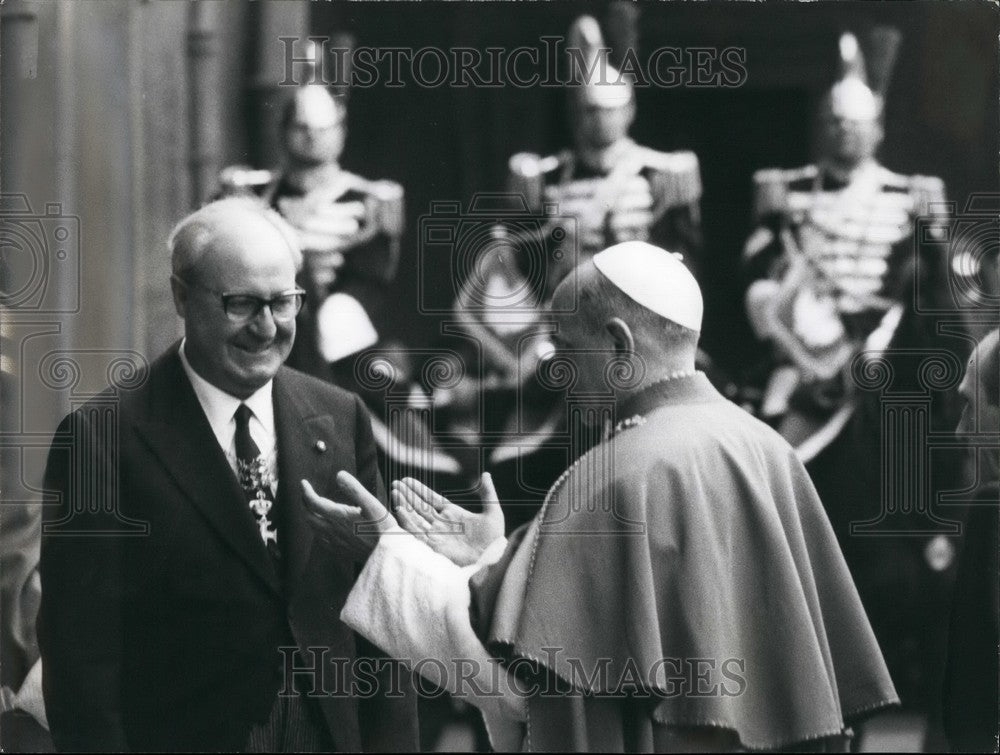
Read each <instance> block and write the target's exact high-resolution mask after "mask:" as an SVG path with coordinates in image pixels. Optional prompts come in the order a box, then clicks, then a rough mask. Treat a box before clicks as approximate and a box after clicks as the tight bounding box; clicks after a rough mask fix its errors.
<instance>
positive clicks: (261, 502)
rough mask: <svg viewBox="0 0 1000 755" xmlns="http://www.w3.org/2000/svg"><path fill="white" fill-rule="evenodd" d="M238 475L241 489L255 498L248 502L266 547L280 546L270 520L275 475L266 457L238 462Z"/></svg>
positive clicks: (276, 531) (275, 530) (238, 460)
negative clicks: (271, 543) (270, 544)
mask: <svg viewBox="0 0 1000 755" xmlns="http://www.w3.org/2000/svg"><path fill="white" fill-rule="evenodd" d="M236 475H237V477H238V479H239V481H240V487H242V488H243V490H244V492H246V493H247V494H248V495H250V496H253V497H252V498H250V500H249V501H247V505H249V507H250V511H252V512H253V515H254V517H255V518H256V519H257V526H258V527H260V537H261V539H262V540H263V541H264V545H265V546H266V545H267V544H268V542H273V543H274V544H275V545H276V546H277V544H278V530H277V529H276V528H275V525H274V522H272V521H271V520H270V519H268V516H267V515H268V514H269V513H270V512H271V506H272V505H273V502H272V501H271V497H270V491H271V489H272V487H273V486H274V473H273V472H272V471H271V467H270V465H269V464H268V462H267V459H265V458H264V456H262V455H261V456H257V457H256V458H254V459H252V460H250V461H249V462H247V461H244V460H243V459H237V460H236Z"/></svg>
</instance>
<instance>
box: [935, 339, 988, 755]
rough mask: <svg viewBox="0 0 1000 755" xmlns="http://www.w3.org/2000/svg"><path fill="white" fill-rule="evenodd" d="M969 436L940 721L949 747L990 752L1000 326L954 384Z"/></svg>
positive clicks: (962, 424)
mask: <svg viewBox="0 0 1000 755" xmlns="http://www.w3.org/2000/svg"><path fill="white" fill-rule="evenodd" d="M959 392H960V393H961V395H962V400H963V403H964V409H963V412H962V417H961V419H960V420H959V423H958V428H957V429H956V432H957V433H958V434H959V435H960V436H966V437H967V438H968V441H969V456H968V460H969V464H968V467H967V480H968V482H969V485H968V488H967V489H968V490H969V491H971V496H970V497H971V499H972V500H971V503H970V505H969V506H968V509H967V513H966V517H965V521H964V523H963V524H964V528H963V532H962V544H961V546H960V547H961V551H960V555H959V557H958V575H957V578H956V581H955V593H954V598H953V601H952V608H951V626H950V633H949V638H948V665H947V671H946V674H945V687H944V695H945V697H944V723H945V731H946V733H947V735H948V741H949V743H950V744H951V748H952V751H954V752H996V750H997V737H998V728H1000V723H998V722H1000V707H998V701H997V687H998V685H1000V656H998V652H1000V650H998V647H1000V633H998V630H997V621H998V615H1000V577H998V575H1000V562H998V559H1000V537H998V535H1000V530H998V528H1000V520H998V517H997V514H998V511H1000V487H998V478H1000V449H998V447H997V433H1000V331H997V330H993V331H991V332H990V333H988V334H987V335H986V337H985V338H983V340H982V341H980V342H979V344H978V345H977V346H976V349H975V351H973V353H972V357H971V358H970V359H969V363H968V366H967V367H966V372H965V378H964V379H963V380H962V384H961V386H959Z"/></svg>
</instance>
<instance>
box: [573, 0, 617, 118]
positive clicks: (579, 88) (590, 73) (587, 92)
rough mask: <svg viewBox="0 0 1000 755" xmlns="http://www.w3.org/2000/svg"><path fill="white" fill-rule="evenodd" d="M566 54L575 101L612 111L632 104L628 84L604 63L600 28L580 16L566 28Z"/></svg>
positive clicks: (607, 61)
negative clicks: (567, 30)
mask: <svg viewBox="0 0 1000 755" xmlns="http://www.w3.org/2000/svg"><path fill="white" fill-rule="evenodd" d="M566 42H567V46H566V54H567V56H568V63H569V69H570V75H571V78H572V81H573V85H574V97H575V98H576V101H577V102H579V103H581V104H584V105H588V106H591V107H601V108H615V107H622V106H623V105H627V104H629V103H630V102H631V101H632V82H631V81H629V80H628V78H627V77H623V76H622V75H621V72H620V71H619V70H618V69H617V68H615V67H614V66H613V65H611V63H610V61H609V60H608V52H609V50H608V47H607V45H605V43H604V37H603V36H602V34H601V27H600V24H598V23H597V20H596V19H595V18H594V17H593V16H581V17H580V18H578V19H576V21H574V22H573V24H572V26H570V29H569V34H568V35H567V39H566Z"/></svg>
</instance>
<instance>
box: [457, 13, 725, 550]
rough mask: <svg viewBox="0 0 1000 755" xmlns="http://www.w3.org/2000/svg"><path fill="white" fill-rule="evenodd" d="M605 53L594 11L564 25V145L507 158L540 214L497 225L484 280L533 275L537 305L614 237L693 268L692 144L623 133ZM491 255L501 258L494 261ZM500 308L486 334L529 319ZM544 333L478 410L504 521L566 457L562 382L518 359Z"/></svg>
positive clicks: (628, 88)
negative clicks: (490, 434)
mask: <svg viewBox="0 0 1000 755" xmlns="http://www.w3.org/2000/svg"><path fill="white" fill-rule="evenodd" d="M624 52H625V51H621V50H619V51H618V53H619V54H623V53H624ZM630 52H633V53H634V50H631V51H630ZM608 54H609V48H608V46H607V45H606V44H605V41H604V37H603V35H602V33H601V28H600V25H599V24H598V22H597V21H596V20H595V19H594V18H593V17H591V16H581V17H579V18H577V19H576V20H575V21H574V22H573V23H572V25H571V26H570V29H569V33H568V34H567V36H566V65H567V67H568V68H567V70H568V71H569V72H570V76H571V79H572V83H571V84H570V85H569V87H568V91H567V107H568V110H569V117H568V121H569V123H570V128H571V131H572V133H571V138H572V145H571V146H570V147H567V148H566V149H563V150H561V151H560V152H558V153H556V154H553V155H548V156H542V155H539V154H534V153H527V152H522V153H518V154H515V155H514V156H513V157H511V158H510V161H509V166H508V167H509V175H508V180H507V188H508V190H509V192H510V193H511V195H512V198H513V199H514V201H516V202H518V203H519V206H520V207H521V209H523V210H524V211H525V212H527V213H534V214H537V215H539V216H542V217H544V218H545V222H544V223H542V224H541V225H539V226H528V227H519V226H518V225H517V224H511V227H509V228H508V231H507V236H508V238H509V239H510V242H511V243H512V245H513V248H512V250H511V252H510V253H508V254H507V255H506V256H505V257H503V258H500V257H495V256H494V257H492V259H493V262H491V263H490V264H491V265H492V269H493V272H492V273H491V275H492V278H491V280H492V283H491V284H490V285H493V286H500V287H507V288H510V289H511V291H521V290H523V289H524V288H526V287H529V286H531V285H532V284H533V285H534V294H535V295H536V297H537V301H538V303H539V307H540V308H544V306H545V305H546V304H547V302H548V300H549V298H550V297H551V294H552V292H553V291H554V290H555V287H556V286H557V285H558V284H559V283H560V281H562V279H563V278H564V277H565V276H566V274H567V273H568V272H569V271H570V270H572V269H573V268H574V267H575V266H576V265H577V264H579V263H582V262H584V261H585V260H586V259H589V258H590V257H592V256H593V255H594V254H596V253H597V252H600V251H602V250H603V249H605V248H607V247H609V246H611V245H613V244H617V243H620V242H623V241H632V240H639V241H648V242H650V243H652V244H655V245H658V246H661V247H663V248H666V249H669V250H670V251H673V252H677V253H680V254H681V255H682V256H683V259H684V261H685V263H686V264H687V265H688V267H689V268H690V269H691V270H692V271H693V272H695V274H696V275H697V264H698V256H699V252H700V250H701V227H700V210H699V203H700V200H701V174H700V169H699V165H698V157H697V156H696V155H695V154H694V152H690V151H676V152H660V151H658V150H654V149H651V148H648V147H644V146H642V145H640V144H637V143H636V142H635V141H634V140H632V139H631V138H630V137H629V135H628V133H629V129H630V127H631V126H632V124H633V122H634V121H635V117H636V104H635V93H634V87H633V83H632V81H631V77H630V76H629V75H628V74H623V73H622V72H620V71H619V70H618V69H617V68H616V67H615V66H614V65H612V64H611V63H610V62H609V60H608ZM501 259H504V260H506V261H505V262H504V263H503V269H501V267H500V264H501V263H500V260H501ZM512 261H513V262H514V263H515V264H513V265H512V264H511V262H512ZM532 263H534V264H535V265H536V266H538V267H540V268H541V269H542V270H543V273H542V274H541V275H540V276H539V277H540V280H537V281H536V280H533V279H532V278H531V276H530V274H529V273H528V272H526V271H530V269H531V267H532ZM539 263H540V265H539ZM526 276H527V277H526ZM477 285H478V284H477ZM462 303H463V297H462V296H460V297H459V301H458V304H459V305H461V304H462ZM502 309H503V306H502V305H500V304H493V305H492V309H491V308H489V307H488V308H486V309H485V310H484V322H489V321H490V320H491V319H492V321H493V322H492V324H491V325H489V327H488V329H489V330H492V331H493V332H492V334H490V337H489V338H487V339H486V343H487V344H496V343H497V341H498V338H497V337H496V336H497V335H499V333H500V332H501V331H505V332H506V334H507V335H506V340H507V341H508V342H509V343H510V342H511V341H512V340H517V339H520V338H521V337H522V336H523V333H517V332H516V331H515V330H514V329H512V325H511V324H510V323H512V322H513V321H515V320H516V321H517V322H518V324H517V326H516V328H517V329H524V328H529V329H530V328H532V327H534V324H533V323H532V317H531V316H528V317H525V316H524V314H523V313H522V312H521V311H520V310H519V313H518V315H515V316H514V317H513V318H507V319H508V321H509V322H508V324H506V325H505V324H502V323H501V322H500V320H502V319H503V318H504V315H503V314H502V312H501V311H500V310H502ZM520 309H523V307H522V308H520ZM478 330H479V331H480V332H482V328H478ZM542 330H543V331H544V328H542ZM501 340H502V339H501ZM547 343H548V341H547V338H545V337H544V336H543V335H541V334H538V336H537V337H533V338H532V339H530V340H520V341H519V344H520V345H519V346H518V349H519V352H518V353H517V354H516V355H514V354H510V355H508V356H509V357H513V358H509V359H507V362H508V364H509V367H508V370H509V372H508V378H509V377H510V375H511V374H512V371H515V370H516V374H517V377H516V382H517V384H518V386H519V401H517V402H516V403H515V404H513V405H509V408H508V409H507V410H506V411H504V410H503V408H502V406H503V404H502V403H501V405H500V406H496V407H494V408H493V409H492V410H490V411H488V414H490V415H494V416H495V415H496V414H497V412H499V413H500V416H497V417H496V421H495V422H494V423H493V426H494V428H495V429H498V430H499V432H500V436H499V438H498V439H497V440H496V442H495V443H493V444H491V445H492V447H491V450H490V455H489V459H488V466H489V468H490V471H491V472H492V473H493V476H494V480H495V482H496V485H497V489H498V491H499V492H500V499H501V500H502V501H504V503H505V516H506V521H507V525H508V530H512V529H515V528H516V527H517V526H518V525H520V524H521V523H523V522H525V521H527V520H528V519H530V518H531V517H532V516H533V515H534V513H535V511H536V510H537V508H538V506H539V505H541V500H542V497H543V496H544V494H545V492H546V491H547V490H548V487H549V486H550V485H551V483H552V482H553V481H554V480H555V478H556V477H557V476H558V474H559V472H560V471H561V470H563V469H565V467H566V465H567V464H568V463H569V462H570V461H572V459H570V458H568V454H569V453H570V451H569V448H568V444H567V442H566V434H567V433H568V432H572V430H571V429H570V428H567V427H566V422H565V414H566V410H565V406H564V404H563V402H562V401H561V400H560V399H561V398H562V395H563V393H562V391H561V389H558V388H554V387H553V385H552V384H551V381H546V379H545V378H544V376H540V375H539V374H538V373H537V371H536V370H534V369H531V368H530V365H528V364H526V362H534V363H535V364H536V365H538V366H542V367H543V368H544V360H543V361H542V362H540V361H539V358H540V357H544V355H545V354H546V353H550V352H551V349H550V348H549V347H548V346H547ZM485 353H489V356H487V359H490V360H492V361H494V362H495V357H494V356H493V355H494V354H498V353H502V352H499V351H497V350H496V349H495V348H489V347H487V348H486V350H485ZM700 356H701V360H700V363H699V367H705V366H706V364H707V357H705V355H703V354H702V355H700ZM547 383H548V384H547ZM578 450H583V449H578Z"/></svg>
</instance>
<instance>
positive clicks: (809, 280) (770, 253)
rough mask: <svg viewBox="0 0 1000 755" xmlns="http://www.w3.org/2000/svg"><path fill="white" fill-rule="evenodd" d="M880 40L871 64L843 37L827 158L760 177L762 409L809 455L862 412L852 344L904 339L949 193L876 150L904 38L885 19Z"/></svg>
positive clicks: (756, 269) (826, 126)
mask: <svg viewBox="0 0 1000 755" xmlns="http://www.w3.org/2000/svg"><path fill="white" fill-rule="evenodd" d="M873 41H874V42H875V43H876V44H877V45H878V49H877V50H875V51H874V52H875V53H876V54H875V55H873V58H874V59H875V63H876V64H875V65H873V66H872V70H871V71H870V72H868V71H867V69H866V66H865V62H864V58H863V56H862V52H861V47H860V45H859V43H858V39H857V38H856V37H855V36H854V35H853V34H844V35H843V36H842V37H841V39H840V62H841V78H840V80H839V81H838V82H837V83H836V84H835V85H834V86H833V88H832V89H831V90H830V92H829V95H828V96H827V98H826V100H825V101H824V103H823V106H822V112H821V113H820V119H819V121H820V123H819V141H820V157H819V160H818V162H817V163H816V164H813V165H807V166H805V167H804V168H800V169H796V170H761V171H758V172H757V173H756V174H755V175H754V184H755V189H756V192H755V193H756V196H755V213H756V216H757V220H758V223H759V225H758V227H757V228H756V229H755V230H754V232H753V234H752V235H751V236H750V238H749V239H748V241H747V243H746V247H745V248H744V260H745V262H746V264H747V265H748V267H749V270H750V272H751V277H753V278H755V279H757V280H756V282H754V283H753V284H752V285H751V286H750V288H749V289H748V291H747V298H746V304H747V311H748V314H749V317H750V321H751V324H752V326H753V327H754V330H755V331H756V334H757V336H758V337H759V338H760V339H761V340H763V341H766V342H769V343H770V344H771V346H772V350H773V361H772V363H771V364H770V365H769V367H770V371H769V372H768V373H767V374H766V378H765V379H766V383H765V386H764V391H763V397H762V400H761V403H760V407H759V412H758V413H759V414H760V416H761V417H762V418H763V419H765V420H768V421H769V422H771V423H772V424H775V425H776V426H777V427H778V429H779V430H780V431H781V433H782V434H783V435H784V436H785V438H786V439H787V440H788V441H789V442H791V443H792V444H793V445H794V446H796V447H797V448H798V450H799V453H800V455H801V456H802V457H803V458H804V459H805V460H806V461H808V460H810V459H812V458H813V457H815V456H816V454H817V453H819V451H821V450H822V449H823V448H824V447H825V446H826V445H827V444H829V442H830V441H831V440H832V439H833V438H834V437H836V435H837V433H838V432H839V431H840V430H841V429H842V428H843V426H844V424H845V423H846V422H847V420H848V418H849V417H850V414H851V412H852V411H853V399H854V397H853V396H851V395H849V394H850V391H851V381H850V379H849V377H848V376H847V375H846V371H845V370H846V367H847V366H848V365H849V363H850V361H851V359H852V358H853V356H854V354H855V353H857V352H858V351H860V350H862V349H864V350H872V349H875V350H883V349H885V348H886V347H888V346H889V345H890V344H893V345H897V344H898V340H894V336H895V334H896V331H897V328H898V326H899V323H900V320H901V318H902V316H903V314H904V313H905V311H906V305H907V304H908V302H909V301H910V299H909V294H910V293H911V291H912V290H913V288H912V280H913V276H914V259H913V255H912V254H911V253H910V250H911V247H912V244H913V232H914V227H915V223H916V220H917V218H918V216H921V215H926V213H927V212H928V208H929V207H930V205H931V204H932V203H941V202H943V201H944V186H943V184H942V182H941V181H940V179H937V178H932V177H926V176H902V175H898V174H896V173H892V172H891V171H889V170H887V169H886V168H884V167H882V166H881V165H880V164H879V163H878V161H877V159H876V152H877V150H878V148H879V146H880V145H881V143H882V137H883V130H882V111H883V104H884V96H885V94H884V89H885V85H886V84H887V83H888V79H889V74H890V72H891V67H892V62H893V61H894V59H895V56H896V48H897V47H898V44H899V41H900V40H899V35H898V34H897V33H895V32H894V30H888V29H883V30H879V33H878V34H877V35H873ZM869 77H870V79H871V80H869ZM936 271H937V272H938V273H939V277H938V279H937V280H936V281H933V282H934V284H935V285H937V286H939V287H940V286H944V285H945V271H943V270H936Z"/></svg>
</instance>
